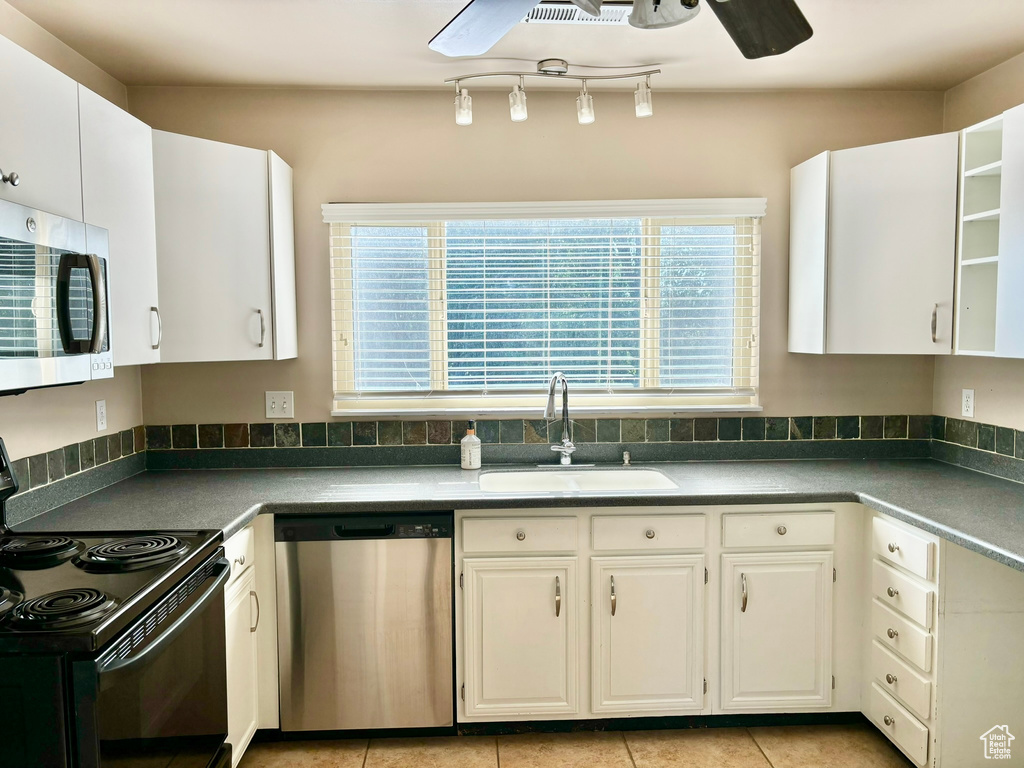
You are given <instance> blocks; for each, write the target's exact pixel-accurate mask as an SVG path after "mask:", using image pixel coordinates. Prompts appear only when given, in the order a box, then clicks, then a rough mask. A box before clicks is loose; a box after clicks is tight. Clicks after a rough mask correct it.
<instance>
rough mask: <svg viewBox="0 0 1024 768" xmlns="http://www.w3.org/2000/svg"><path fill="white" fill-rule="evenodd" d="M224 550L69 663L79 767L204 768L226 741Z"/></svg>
mask: <svg viewBox="0 0 1024 768" xmlns="http://www.w3.org/2000/svg"><path fill="white" fill-rule="evenodd" d="M230 571H231V569H230V566H229V564H228V561H227V560H225V559H224V557H223V550H218V552H217V554H216V555H214V556H213V557H211V558H210V559H208V560H207V561H206V562H205V563H204V564H203V565H201V566H200V567H199V568H198V569H196V571H194V572H193V574H192V575H191V576H189V577H188V578H187V579H186V580H185V581H184V582H182V584H181V585H179V586H178V587H177V588H175V590H174V591H173V592H172V593H171V594H169V595H167V596H166V597H164V598H163V599H162V600H161V601H160V602H159V603H158V604H157V605H156V606H155V607H154V608H153V609H151V610H150V611H149V612H147V613H146V614H144V615H143V616H142V617H141V618H140V619H139V620H138V621H137V622H136V623H135V624H134V625H132V626H130V627H129V628H128V629H126V630H125V632H124V633H122V634H121V635H119V637H118V639H116V640H115V641H114V642H113V643H112V644H111V645H110V646H108V649H107V650H106V651H104V653H103V654H102V655H101V656H100V657H99V659H98V660H95V661H89V662H74V663H73V664H72V667H73V672H72V674H73V687H74V706H75V715H74V719H75V731H76V734H75V742H76V745H75V748H74V751H75V752H76V753H77V754H76V759H74V760H73V765H75V766H77V767H78V768H114V766H116V767H117V768H144V767H145V768H149V767H150V766H156V765H159V766H167V765H173V766H175V768H210V766H215V765H217V764H218V763H220V762H222V760H223V752H224V749H223V748H224V741H225V739H226V738H227V730H228V716H227V676H226V665H225V655H226V649H225V639H224V582H225V581H227V578H228V575H229V574H230Z"/></svg>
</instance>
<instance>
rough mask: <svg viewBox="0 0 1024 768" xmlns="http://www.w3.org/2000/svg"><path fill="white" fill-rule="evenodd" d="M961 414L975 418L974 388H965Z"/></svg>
mask: <svg viewBox="0 0 1024 768" xmlns="http://www.w3.org/2000/svg"><path fill="white" fill-rule="evenodd" d="M960 415H961V416H963V417H965V418H968V419H973V418H974V390H973V389H965V390H964V391H963V396H962V398H961V405H960Z"/></svg>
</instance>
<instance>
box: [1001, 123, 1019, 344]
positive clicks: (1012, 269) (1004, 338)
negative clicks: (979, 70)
mask: <svg viewBox="0 0 1024 768" xmlns="http://www.w3.org/2000/svg"><path fill="white" fill-rule="evenodd" d="M1002 156H1003V159H1002V165H1003V172H1002V180H1001V181H1002V184H1001V198H1002V201H1001V210H1002V211H1004V212H1005V213H1004V215H1002V216H1000V218H999V222H1000V223H999V279H998V283H997V288H996V354H997V355H998V356H1000V357H1024V301H1021V296H1022V295H1024V105H1021V106H1019V107H1014V108H1013V109H1011V110H1009V111H1008V112H1006V113H1004V114H1003V150H1002Z"/></svg>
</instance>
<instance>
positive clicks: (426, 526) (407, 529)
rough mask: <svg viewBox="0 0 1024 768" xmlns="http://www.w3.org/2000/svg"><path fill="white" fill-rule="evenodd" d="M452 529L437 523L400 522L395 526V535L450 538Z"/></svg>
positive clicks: (402, 537)
mask: <svg viewBox="0 0 1024 768" xmlns="http://www.w3.org/2000/svg"><path fill="white" fill-rule="evenodd" d="M451 536H452V530H451V528H450V527H449V526H447V525H443V524H442V525H438V524H437V523H422V524H421V523H399V524H398V525H396V526H395V537H396V538H399V539H450V538H451Z"/></svg>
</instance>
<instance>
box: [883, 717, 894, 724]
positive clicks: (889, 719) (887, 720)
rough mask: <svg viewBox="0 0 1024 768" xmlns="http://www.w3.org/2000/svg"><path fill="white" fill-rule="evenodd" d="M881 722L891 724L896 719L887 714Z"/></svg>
mask: <svg viewBox="0 0 1024 768" xmlns="http://www.w3.org/2000/svg"><path fill="white" fill-rule="evenodd" d="M882 722H883V723H885V724H886V725H892V724H893V723H895V722H896V721H895V720H893V719H892V718H891V717H890V716H889V715H886V716H885V717H883V718H882Z"/></svg>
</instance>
